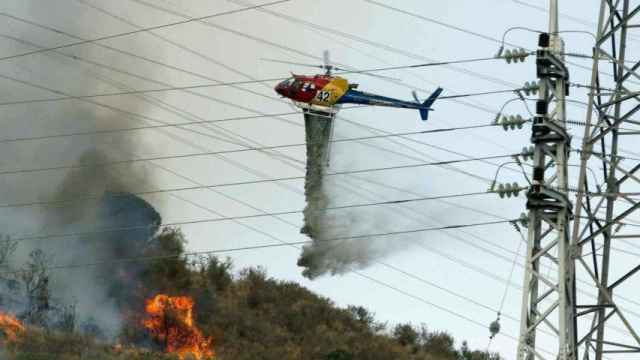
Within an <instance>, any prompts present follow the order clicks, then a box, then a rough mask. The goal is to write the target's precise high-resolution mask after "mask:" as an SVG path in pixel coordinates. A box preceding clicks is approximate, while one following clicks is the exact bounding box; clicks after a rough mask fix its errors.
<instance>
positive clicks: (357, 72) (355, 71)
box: [334, 67, 402, 82]
mask: <svg viewBox="0 0 640 360" xmlns="http://www.w3.org/2000/svg"><path fill="white" fill-rule="evenodd" d="M334 70H336V71H342V73H341V74H362V75H367V76H371V77H374V78H378V79H383V80H393V81H400V82H401V81H402V79H399V78H394V77H391V76H385V75H378V74H372V73H371V72H369V71H367V70H347V69H343V68H338V67H336V68H334Z"/></svg>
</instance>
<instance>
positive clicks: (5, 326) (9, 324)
mask: <svg viewBox="0 0 640 360" xmlns="http://www.w3.org/2000/svg"><path fill="white" fill-rule="evenodd" d="M24 330H25V329H24V325H22V323H21V322H20V321H19V320H18V319H16V317H15V316H13V315H11V314H6V313H3V312H0V331H2V332H3V333H4V336H5V338H6V339H7V341H9V342H16V341H17V340H18V335H20V334H22V333H23V332H24Z"/></svg>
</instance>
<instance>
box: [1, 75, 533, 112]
mask: <svg viewBox="0 0 640 360" xmlns="http://www.w3.org/2000/svg"><path fill="white" fill-rule="evenodd" d="M284 79H288V78H271V79H260V80H247V81H233V82H227V83H216V84H202V85H189V86H174V87H167V88H160V89H147V90H131V91H119V92H111V93H101V94H89V95H74V96H63V97H57V98H43V99H29V100H16V101H6V102H0V106H10V105H26V104H35V103H43V102H58V101H66V100H80V99H95V98H100V97H109V96H123V95H139V94H150V93H157V92H167V91H184V90H194V89H209V88H215V87H224V86H237V85H246V84H258V83H265V82H270V81H277V80H284ZM518 90H522V89H521V88H518V89H505V90H493V91H482V92H474V93H467V94H459V95H450V96H441V97H438V100H449V99H457V98H466V97H474V96H484V95H495V94H506V93H513V92H517V91H518Z"/></svg>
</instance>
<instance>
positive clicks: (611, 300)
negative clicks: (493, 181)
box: [518, 0, 640, 360]
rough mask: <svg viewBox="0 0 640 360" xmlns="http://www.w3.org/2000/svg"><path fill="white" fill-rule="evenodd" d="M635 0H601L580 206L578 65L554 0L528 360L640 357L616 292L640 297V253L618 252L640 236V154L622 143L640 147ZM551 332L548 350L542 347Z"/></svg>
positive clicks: (534, 189) (543, 78)
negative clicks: (573, 78)
mask: <svg viewBox="0 0 640 360" xmlns="http://www.w3.org/2000/svg"><path fill="white" fill-rule="evenodd" d="M635 2H636V4H633V5H632V4H631V3H632V1H631V0H602V1H601V5H600V12H599V19H598V28H597V32H596V34H595V36H596V43H595V46H594V50H593V68H592V79H591V83H590V85H588V86H585V88H586V89H588V91H589V100H588V104H587V105H588V109H587V112H586V113H587V115H586V124H585V128H584V134H583V138H582V146H581V148H580V150H578V151H576V153H578V154H579V155H580V172H579V175H578V178H577V181H578V183H577V184H578V185H577V189H571V190H572V191H573V192H575V193H576V201H575V206H574V205H572V204H571V202H570V200H569V196H568V193H569V190H570V189H569V186H568V171H567V169H568V164H567V162H568V158H569V154H570V153H571V147H570V142H571V137H570V136H569V135H568V133H567V131H566V111H565V110H566V109H565V106H566V100H565V96H567V95H568V93H569V91H568V88H569V71H568V70H567V67H566V66H565V63H564V57H565V55H568V54H564V44H563V42H562V39H561V38H560V36H559V30H558V29H559V28H558V1H557V0H550V25H549V33H548V34H542V35H541V36H540V40H539V44H538V45H539V47H538V50H537V52H536V55H537V61H536V66H537V72H538V78H539V80H540V95H539V98H538V102H537V106H536V115H535V117H534V119H533V120H534V121H533V125H532V136H531V141H532V142H533V144H534V145H535V151H534V168H533V181H532V186H531V187H530V189H529V192H528V194H527V208H528V210H529V215H528V230H529V233H528V251H527V258H526V263H525V265H526V267H525V278H524V287H523V297H522V314H521V316H522V318H521V328H520V341H519V345H518V359H519V360H533V359H552V358H553V357H552V356H550V355H548V350H553V351H554V352H555V351H556V350H557V359H559V360H577V359H584V360H587V359H589V360H590V359H596V360H602V359H603V358H607V359H610V358H611V357H613V356H618V355H622V356H624V357H623V358H624V359H636V358H638V353H640V337H639V336H638V334H637V333H636V331H635V330H634V324H633V322H632V321H631V320H630V318H629V316H628V314H626V312H625V310H624V309H623V308H621V307H620V306H619V305H618V303H617V302H616V300H617V299H618V298H617V297H616V294H615V292H616V291H619V290H622V289H623V288H624V287H625V286H627V289H630V290H631V292H630V293H629V294H631V295H630V296H633V295H634V293H635V294H640V290H638V283H636V284H635V286H636V287H635V291H634V290H633V289H634V288H633V287H632V286H633V283H631V281H634V280H636V281H637V280H638V279H635V278H634V275H636V274H637V273H638V272H640V265H637V264H638V263H640V260H639V259H638V256H637V255H636V256H635V257H632V258H629V257H627V258H624V259H622V258H621V255H618V254H620V253H621V252H622V253H624V249H619V248H616V246H617V242H623V241H628V240H629V239H636V240H637V239H639V238H640V235H639V234H640V232H638V231H636V232H635V233H634V232H633V228H632V226H631V225H636V226H637V225H638V224H631V222H632V219H631V215H632V214H633V213H634V212H636V210H638V209H640V203H639V202H638V201H637V200H636V199H634V198H632V196H633V195H634V194H635V195H638V194H640V174H639V173H638V172H639V171H640V165H639V164H638V161H639V160H638V157H640V155H636V158H635V160H631V159H630V157H628V156H627V154H625V153H624V152H623V150H622V149H623V148H622V147H621V145H623V144H626V146H627V148H632V147H637V143H634V142H633V141H634V140H633V139H635V136H634V135H640V121H636V120H633V118H632V117H633V115H634V114H636V113H637V112H638V111H640V92H639V91H638V90H640V89H639V88H640V74H639V73H637V72H636V71H637V70H638V69H640V61H637V60H631V59H638V55H639V54H632V53H631V49H630V48H628V47H627V40H628V39H629V38H630V37H633V35H632V34H631V32H632V31H634V30H636V29H638V28H640V24H638V23H634V20H636V19H635V18H636V17H637V16H636V15H637V14H638V13H640V0H635ZM639 19H640V17H639ZM636 31H637V30H636ZM634 55H635V56H634ZM594 169H597V170H595V171H599V172H600V173H601V174H600V175H599V176H598V175H596V172H595V171H594ZM588 174H589V175H590V176H587V175H588ZM573 179H575V178H573ZM571 221H573V224H572V232H571V233H570V232H569V227H570V226H571ZM621 250H622V251H621ZM627 254H628V252H627ZM614 256H615V257H616V258H615V259H614ZM577 282H579V283H580V289H577V286H576V284H577ZM585 284H586V287H585ZM577 290H580V291H577ZM614 290H615V291H614ZM627 301H629V300H628V299H627ZM630 302H633V300H631V301H630ZM636 304H637V302H636ZM636 316H637V318H640V315H636ZM637 318H636V319H637ZM612 330H615V332H614V331H612ZM543 334H544V336H545V338H544V345H545V346H542V345H541V344H540V340H541V339H540V338H541V337H542V335H543ZM550 341H557V343H556V345H557V348H555V349H549V348H548V346H549V342H550ZM543 349H544V350H543ZM633 354H635V355H633ZM605 356H606V357H605ZM629 356H631V357H629Z"/></svg>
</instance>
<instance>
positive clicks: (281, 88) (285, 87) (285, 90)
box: [275, 81, 289, 97]
mask: <svg viewBox="0 0 640 360" xmlns="http://www.w3.org/2000/svg"><path fill="white" fill-rule="evenodd" d="M275 90H276V92H277V93H278V94H280V95H282V96H284V97H288V96H289V84H288V83H287V81H283V82H281V83H279V84H278V85H276V89H275Z"/></svg>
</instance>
